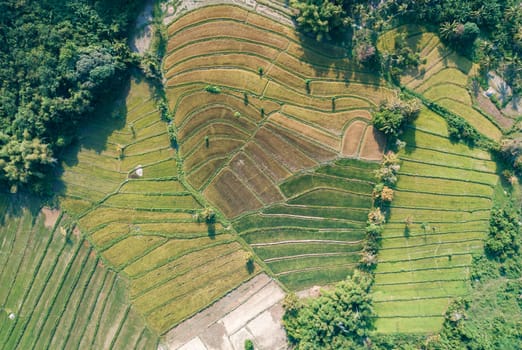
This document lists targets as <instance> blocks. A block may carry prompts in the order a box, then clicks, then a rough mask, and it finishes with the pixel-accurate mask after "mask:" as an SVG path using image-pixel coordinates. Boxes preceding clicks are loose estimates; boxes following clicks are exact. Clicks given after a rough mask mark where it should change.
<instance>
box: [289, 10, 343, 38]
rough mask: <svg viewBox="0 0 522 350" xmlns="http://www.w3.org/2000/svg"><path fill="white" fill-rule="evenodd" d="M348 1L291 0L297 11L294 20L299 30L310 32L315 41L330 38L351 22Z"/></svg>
mask: <svg viewBox="0 0 522 350" xmlns="http://www.w3.org/2000/svg"><path fill="white" fill-rule="evenodd" d="M350 5H351V4H350V1H346V0H344V1H332V0H291V1H290V6H292V7H293V8H294V9H296V11H297V15H296V17H295V20H296V22H297V26H298V28H299V29H300V30H302V31H303V32H305V33H308V34H311V35H313V36H314V37H315V39H316V40H317V41H321V40H323V39H327V40H331V39H332V38H333V37H334V36H337V35H339V34H340V33H342V32H343V31H344V30H345V29H346V28H347V27H349V25H350V24H351V22H352V21H351V19H350V17H348V12H349V6H350Z"/></svg>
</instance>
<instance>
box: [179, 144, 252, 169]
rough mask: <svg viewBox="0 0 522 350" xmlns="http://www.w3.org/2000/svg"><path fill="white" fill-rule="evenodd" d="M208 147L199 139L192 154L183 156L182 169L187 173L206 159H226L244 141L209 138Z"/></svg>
mask: <svg viewBox="0 0 522 350" xmlns="http://www.w3.org/2000/svg"><path fill="white" fill-rule="evenodd" d="M208 140H209V142H208V146H207V144H206V140H205V139H201V143H200V144H199V145H198V147H197V149H196V150H195V151H194V152H191V153H190V154H188V155H185V161H184V163H183V168H184V169H185V170H186V171H187V172H189V171H191V170H192V169H194V168H197V167H198V166H200V165H202V164H204V163H205V161H206V160H207V159H212V158H218V157H219V158H221V157H227V156H229V155H231V154H232V153H234V152H236V151H237V150H238V149H239V148H240V147H241V146H243V144H244V140H234V139H227V138H214V137H209V139H208Z"/></svg>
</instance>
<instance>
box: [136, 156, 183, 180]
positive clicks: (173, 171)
mask: <svg viewBox="0 0 522 350" xmlns="http://www.w3.org/2000/svg"><path fill="white" fill-rule="evenodd" d="M176 175H178V163H177V162H176V160H175V159H168V160H165V161H162V162H158V163H156V164H152V165H149V166H145V167H144V168H143V177H142V178H143V179H160V178H166V177H173V176H176Z"/></svg>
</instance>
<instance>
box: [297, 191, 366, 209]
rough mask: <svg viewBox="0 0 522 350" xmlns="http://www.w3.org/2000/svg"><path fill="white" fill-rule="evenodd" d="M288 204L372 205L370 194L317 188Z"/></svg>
mask: <svg viewBox="0 0 522 350" xmlns="http://www.w3.org/2000/svg"><path fill="white" fill-rule="evenodd" d="M288 203H289V204H298V205H318V206H331V207H354V208H368V209H370V208H371V206H372V198H371V196H370V195H362V194H354V193H350V192H341V191H339V190H338V191H335V190H327V189H324V190H323V189H318V190H312V191H310V192H307V193H305V194H303V195H300V196H298V197H296V198H294V199H291V200H289V201H288Z"/></svg>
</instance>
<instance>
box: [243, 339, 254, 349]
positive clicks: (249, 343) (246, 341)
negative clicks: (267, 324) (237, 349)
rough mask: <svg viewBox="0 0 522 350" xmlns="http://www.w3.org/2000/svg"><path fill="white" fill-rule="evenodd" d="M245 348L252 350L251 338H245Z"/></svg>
mask: <svg viewBox="0 0 522 350" xmlns="http://www.w3.org/2000/svg"><path fill="white" fill-rule="evenodd" d="M245 350H254V343H252V340H250V339H247V340H245Z"/></svg>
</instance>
